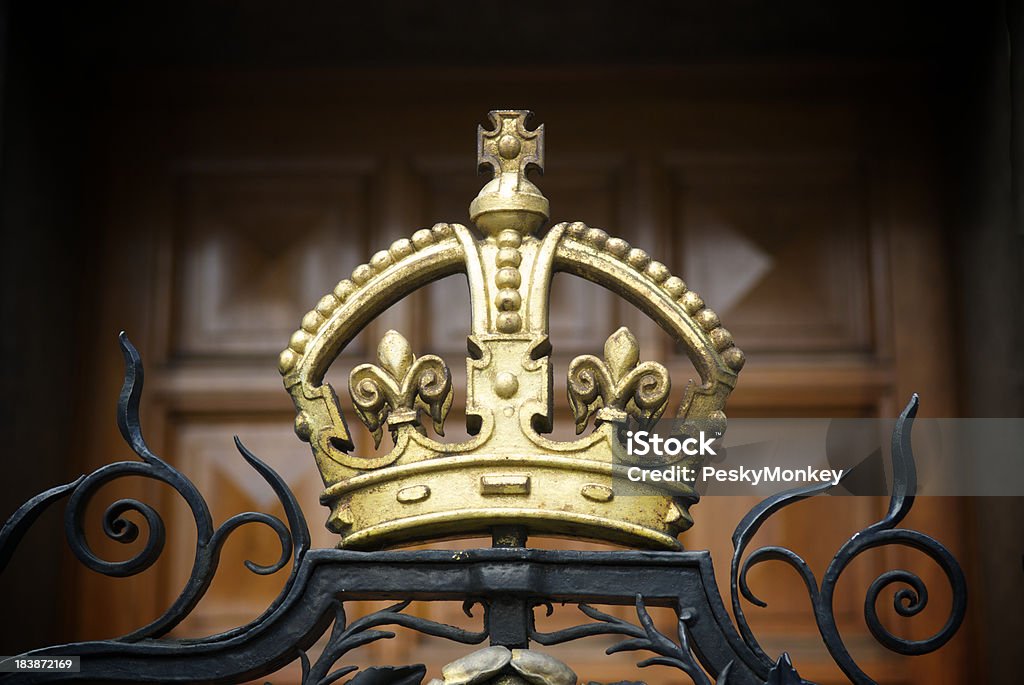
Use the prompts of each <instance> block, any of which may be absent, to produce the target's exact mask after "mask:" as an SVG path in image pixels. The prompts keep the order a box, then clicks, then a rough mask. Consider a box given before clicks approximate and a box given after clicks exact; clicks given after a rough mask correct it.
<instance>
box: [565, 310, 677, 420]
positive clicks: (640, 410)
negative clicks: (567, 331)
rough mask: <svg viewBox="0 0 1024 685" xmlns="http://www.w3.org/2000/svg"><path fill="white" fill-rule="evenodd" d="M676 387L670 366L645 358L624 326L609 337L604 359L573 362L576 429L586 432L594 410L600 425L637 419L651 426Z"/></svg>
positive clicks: (571, 379) (571, 400)
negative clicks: (670, 375)
mask: <svg viewBox="0 0 1024 685" xmlns="http://www.w3.org/2000/svg"><path fill="white" fill-rule="evenodd" d="M671 388H672V382H671V379H670V378H669V375H668V370H667V369H666V368H665V367H664V366H662V365H661V364H659V363H657V362H651V361H646V362H640V346H639V345H638V344H637V341H636V338H635V337H634V336H633V334H632V333H630V331H629V329H628V328H625V327H622V328H620V329H619V330H617V331H615V332H614V333H612V334H611V335H610V336H609V337H608V340H606V341H605V343H604V360H601V359H598V358H597V357H595V356H593V355H590V354H586V355H582V356H580V357H576V358H575V359H573V360H572V363H571V364H569V385H568V390H569V404H570V406H572V411H573V414H574V415H575V417H576V433H577V435H578V434H580V433H582V432H583V429H584V428H586V427H587V423H588V422H589V421H590V417H591V416H592V415H595V414H596V418H595V424H600V423H602V422H604V421H611V422H615V423H620V424H623V423H625V422H626V420H627V419H628V417H632V418H633V419H635V420H636V422H637V423H638V424H639V425H640V427H641V428H642V429H649V428H650V427H651V426H652V425H653V424H654V422H656V421H657V420H658V419H659V418H660V417H661V415H662V413H663V412H664V411H665V405H666V403H667V402H668V394H669V391H670V390H671Z"/></svg>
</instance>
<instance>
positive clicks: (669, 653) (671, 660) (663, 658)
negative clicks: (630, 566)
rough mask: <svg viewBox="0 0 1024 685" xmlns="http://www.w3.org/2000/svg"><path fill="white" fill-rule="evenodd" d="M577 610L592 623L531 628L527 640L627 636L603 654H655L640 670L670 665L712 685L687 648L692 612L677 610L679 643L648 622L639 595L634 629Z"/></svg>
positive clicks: (722, 678)
mask: <svg viewBox="0 0 1024 685" xmlns="http://www.w3.org/2000/svg"><path fill="white" fill-rule="evenodd" d="M546 606H547V607H548V615H550V614H551V605H550V604H548V605H546ZM578 607H579V610H580V611H582V612H583V613H584V614H586V615H587V616H589V617H590V618H592V619H594V622H593V623H584V624H582V625H578V626H573V627H571V628H565V629H563V630H558V631H555V632H551V633H541V632H538V631H537V630H536V628H533V629H531V631H530V639H531V640H533V641H535V642H537V643H538V644H541V645H557V644H561V643H563V642H569V641H571V640H578V639H580V638H582V637H590V636H592V635H627V636H629V639H627V640H623V641H622V642H619V643H617V644H614V645H612V646H611V647H609V648H608V649H606V650H605V653H606V654H615V653H617V652H632V651H637V650H646V651H650V652H654V653H655V654H656V655H657V656H653V657H650V658H647V659H644V660H642V661H639V662H638V663H637V666H638V667H640V668H646V667H647V666H655V665H658V666H670V667H672V668H676V669H679V670H680V671H682V672H683V673H685V674H687V675H688V676H690V678H692V679H693V682H694V683H695V685H711V680H709V679H708V676H707V674H705V673H704V671H703V670H702V669H701V667H700V666H699V665H698V664H697V660H696V659H695V658H694V656H693V651H692V649H691V647H690V638H689V635H688V634H687V629H686V625H687V623H689V622H690V621H692V620H694V618H695V617H696V615H695V612H694V610H693V609H691V608H688V607H680V608H679V609H678V610H677V611H676V615H677V616H678V619H679V620H678V623H677V634H678V636H679V642H678V644H677V643H676V642H674V641H673V640H671V639H669V638H668V637H666V636H665V635H663V634H662V633H661V632H659V631H658V629H657V627H655V625H654V621H653V620H652V619H651V615H650V613H649V612H648V611H647V607H646V606H645V605H644V599H643V597H642V596H640V595H637V596H636V615H637V619H639V621H640V625H639V626H636V625H633V624H632V623H630V622H629V621H624V620H623V619H621V618H617V617H615V616H612V615H610V614H606V613H604V612H601V611H598V610H597V609H595V608H594V607H592V606H589V605H587V604H579V605H578ZM731 666H732V664H729V665H727V666H726V667H725V668H723V669H722V671H721V672H720V673H719V674H718V678H717V680H716V681H715V685H725V683H726V682H727V680H728V677H729V669H730V668H731Z"/></svg>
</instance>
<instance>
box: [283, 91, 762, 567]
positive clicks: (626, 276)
mask: <svg viewBox="0 0 1024 685" xmlns="http://www.w3.org/2000/svg"><path fill="white" fill-rule="evenodd" d="M529 116H530V113H529V112H527V111H521V110H499V111H493V112H491V113H490V120H491V125H492V127H491V129H490V130H486V129H484V128H483V127H480V128H479V130H478V132H477V162H478V164H479V166H480V168H481V170H489V171H490V172H492V173H493V178H492V179H491V180H490V181H489V182H488V183H487V184H486V185H484V187H483V188H482V189H481V190H480V193H479V194H478V195H477V197H476V198H475V199H474V200H473V201H472V203H471V204H470V210H469V213H470V217H471V219H472V221H473V223H474V224H475V226H476V228H477V230H478V231H479V235H478V234H476V233H474V232H473V231H471V230H470V229H468V228H466V227H465V226H461V225H459V224H446V223H439V224H436V225H434V227H433V228H431V229H422V230H419V231H416V232H415V233H413V234H412V236H411V237H410V238H408V239H401V240H398V241H395V242H394V243H393V244H392V245H391V246H390V247H389V248H388V249H387V250H382V251H380V252H377V253H376V254H374V255H373V256H372V257H371V258H370V260H369V262H367V263H366V264H362V265H360V266H358V267H356V269H355V270H354V271H353V272H352V275H351V276H350V277H349V278H347V279H345V280H342V281H341V282H340V283H338V285H337V286H336V287H335V288H334V290H333V291H332V292H330V293H328V294H327V295H325V296H324V297H323V298H322V299H321V300H320V301H319V302H318V303H317V305H316V307H315V308H314V309H313V310H311V311H310V312H308V313H307V314H306V315H305V317H303V319H302V327H301V328H300V329H299V330H298V331H296V332H295V334H294V335H293V336H292V338H291V341H290V343H289V346H288V348H287V349H286V350H285V351H284V352H282V353H281V356H280V366H279V368H280V371H281V374H282V375H283V376H284V384H285V387H286V388H287V389H288V392H289V393H290V394H291V396H292V399H293V400H294V403H295V407H296V410H297V416H296V419H295V430H296V433H297V434H298V436H299V437H300V438H301V439H302V440H304V441H308V442H309V443H310V446H311V448H312V451H313V455H314V457H315V458H316V461H317V465H318V467H319V469H320V472H321V475H322V476H323V479H324V483H325V485H326V489H325V490H324V491H323V494H322V495H321V502H322V503H323V504H325V505H326V506H328V507H330V509H331V514H330V517H329V519H328V522H327V526H328V528H329V529H330V530H332V531H333V532H335V533H338V534H339V535H340V536H341V541H340V543H339V546H340V547H346V548H353V549H366V548H379V547H384V546H390V545H394V544H399V543H405V542H411V541H416V540H424V539H438V538H445V537H458V536H471V535H478V534H487V533H490V532H493V531H494V530H496V529H500V528H504V527H508V526H516V527H521V528H522V529H525V530H527V531H529V532H530V533H538V534H548V535H556V536H571V537H584V538H592V539H597V540H606V541H611V542H617V543H621V544H625V545H631V546H637V547H645V548H656V549H678V548H680V544H679V541H678V539H677V536H678V535H679V533H680V532H682V531H683V530H685V529H686V528H688V527H689V526H690V525H691V524H692V520H691V518H690V514H689V506H690V505H691V504H693V503H694V502H695V501H696V500H697V493H696V492H695V491H694V489H693V488H692V487H691V486H690V484H688V483H685V482H683V483H661V482H659V483H653V482H652V483H630V482H628V481H627V480H626V479H625V478H622V477H617V476H622V475H623V474H624V472H625V469H626V468H627V466H628V465H627V464H626V463H624V458H625V457H624V455H623V450H622V449H621V447H620V445H619V435H620V432H621V431H623V430H624V429H625V428H626V427H627V426H650V425H651V424H652V423H653V422H654V421H656V420H658V418H659V417H661V416H662V414H663V412H664V411H665V408H666V404H667V402H668V398H669V391H670V389H671V379H670V378H669V374H668V371H667V370H666V368H665V367H664V366H662V365H661V364H658V363H656V362H653V361H641V355H640V352H641V351H640V349H639V346H638V344H637V341H636V338H635V337H634V336H633V335H632V333H630V332H629V331H628V330H627V329H625V328H621V329H619V330H618V331H617V332H615V333H614V334H612V336H611V337H610V338H609V339H608V340H607V342H606V343H605V345H604V355H603V357H598V356H594V355H584V356H580V357H577V358H576V359H574V360H573V361H572V363H571V364H570V365H569V368H568V370H567V373H568V393H569V403H570V406H571V407H572V410H573V413H574V416H575V420H576V429H577V433H578V434H580V433H585V434H584V435H582V437H580V438H578V439H576V440H574V441H570V442H559V441H554V440H551V439H550V438H548V437H546V436H545V434H546V433H549V432H550V431H551V428H552V413H553V408H552V387H553V369H552V368H551V363H550V358H549V355H550V353H551V345H550V342H549V339H548V296H549V291H550V287H551V277H552V275H553V273H555V272H557V271H561V272H567V273H570V274H573V275H575V276H578V277H581V278H584V279H587V280H589V281H592V282H594V283H598V284H600V285H602V286H605V287H606V288H609V289H610V290H612V291H613V292H615V293H617V294H619V295H621V296H622V297H623V298H625V299H626V300H628V301H629V302H630V303H631V304H632V305H634V306H636V307H638V308H640V309H641V310H642V311H644V312H645V313H646V314H647V315H648V316H650V317H651V318H652V319H654V320H655V321H656V322H657V323H658V324H660V326H661V327H662V328H663V329H665V330H666V331H668V332H669V333H670V334H671V335H672V336H673V337H674V338H675V339H676V340H678V341H680V342H681V343H683V345H684V346H685V348H686V350H687V352H688V354H689V357H690V359H691V360H692V362H693V364H694V366H695V367H696V370H697V373H698V374H699V376H700V382H699V383H696V382H693V381H691V382H690V384H689V385H688V386H687V388H686V391H685V393H684V396H683V399H682V402H681V404H680V406H679V408H678V411H677V413H676V417H677V418H678V419H679V420H680V424H681V425H682V426H684V430H685V426H687V425H691V426H692V425H696V423H697V422H701V425H702V426H710V427H711V428H712V429H713V430H718V431H722V430H724V428H725V414H724V412H723V409H724V406H725V402H726V399H727V398H728V396H729V393H730V392H731V391H732V389H733V387H734V386H735V383H736V375H737V372H738V371H739V370H740V369H741V368H742V366H743V362H744V357H743V353H742V352H741V351H740V350H739V349H738V348H737V347H736V346H735V345H734V344H733V341H732V337H731V336H730V334H729V332H728V331H727V330H726V329H724V328H722V326H721V324H720V322H719V319H718V316H717V315H716V314H715V313H714V312H713V311H712V310H711V309H708V308H706V307H705V306H704V302H703V300H702V299H701V298H700V296H699V295H697V294H696V293H695V292H693V291H692V290H689V289H688V288H687V286H686V284H685V283H684V282H683V281H682V280H681V279H680V278H678V277H676V276H673V275H672V274H670V273H669V270H668V268H667V267H666V266H665V265H664V264H662V263H661V262H658V261H654V260H652V259H651V257H650V256H649V255H648V254H647V253H646V252H644V251H643V250H640V249H637V248H633V247H632V246H630V245H629V243H627V242H626V241H624V240H622V239H620V238H615V237H611V236H609V235H608V234H607V233H605V232H604V231H602V230H600V229H597V228H589V227H587V226H586V225H585V224H583V223H579V222H573V223H559V224H556V225H554V226H552V227H551V228H550V229H548V231H547V232H546V233H544V234H543V235H540V234H539V233H538V232H539V231H540V229H541V228H542V227H543V226H544V224H545V223H546V222H547V220H548V217H549V205H548V200H547V198H545V197H544V195H543V193H541V191H540V190H539V189H538V188H537V186H536V185H535V184H534V183H532V182H531V181H530V180H529V179H528V178H527V173H528V172H529V171H531V170H536V171H538V172H543V168H544V127H543V126H540V127H538V128H536V129H533V130H531V129H529V128H528V127H527V126H528V124H527V122H528V118H529ZM455 273H464V274H466V276H467V279H468V282H469V289H470V296H471V308H472V330H471V331H470V332H469V336H468V347H469V357H468V358H467V360H466V366H467V390H466V393H467V396H466V417H467V428H468V431H469V434H470V436H471V437H470V439H469V440H467V441H464V442H455V443H452V442H439V441H437V440H434V439H432V438H431V437H429V436H428V434H427V431H426V428H425V426H424V418H425V416H429V417H430V420H431V422H432V424H433V428H434V431H435V432H436V433H438V434H440V435H443V428H444V422H445V418H446V415H447V413H448V410H449V408H450V407H451V404H452V396H453V391H452V382H451V374H450V372H449V369H448V367H447V366H446V364H445V362H444V361H443V360H442V359H441V358H439V357H437V356H434V355H427V356H422V357H417V356H415V355H414V353H413V350H412V349H411V347H410V345H409V343H408V341H407V340H406V339H405V338H404V337H403V336H402V335H401V334H399V333H397V332H395V331H389V332H388V333H387V334H386V335H385V336H384V338H383V340H382V341H381V342H380V346H379V348H378V363H377V364H362V365H359V366H357V367H356V368H354V369H353V370H352V372H351V375H350V380H349V394H350V396H351V400H352V404H353V406H354V409H355V413H356V415H357V416H359V418H360V419H361V420H362V422H363V423H364V424H365V425H366V427H367V428H368V429H369V430H370V432H371V433H372V434H373V436H374V440H375V443H376V444H378V445H379V444H380V441H381V439H382V437H383V434H384V431H385V428H386V429H387V432H388V433H390V435H391V438H392V440H393V442H394V446H393V448H392V449H391V450H390V451H389V452H388V453H387V454H384V455H383V456H361V455H358V454H354V446H353V442H352V439H351V437H350V435H351V434H350V432H349V427H348V425H347V423H346V421H345V415H344V412H343V410H342V408H341V405H340V403H339V400H338V396H337V394H336V392H335V390H334V389H333V388H332V387H331V385H330V384H328V383H326V382H325V381H324V375H325V373H326V371H327V369H328V367H329V366H330V365H331V363H332V362H333V361H334V359H335V358H336V357H337V356H338V354H339V353H340V352H341V351H342V350H343V349H344V348H345V346H346V345H347V344H348V343H349V342H350V341H351V340H352V339H353V338H354V337H355V336H356V334H357V333H358V332H359V331H360V330H361V329H362V328H363V327H364V326H365V325H366V324H367V323H368V322H369V321H371V320H372V319H373V318H374V317H376V316H377V315H378V314H379V313H381V312H382V311H384V310H385V309H387V308H388V307H390V306H391V305H392V304H394V303H395V302H396V301H397V300H399V299H400V298H402V297H404V296H405V295H407V294H408V293H410V292H412V291H414V290H416V289H418V288H420V287H422V286H423V285H425V284H427V283H429V282H431V281H434V280H437V279H440V278H443V277H446V276H449V275H452V274H455ZM591 424H593V426H592V428H590V430H589V432H586V431H587V429H588V426H590V425H591Z"/></svg>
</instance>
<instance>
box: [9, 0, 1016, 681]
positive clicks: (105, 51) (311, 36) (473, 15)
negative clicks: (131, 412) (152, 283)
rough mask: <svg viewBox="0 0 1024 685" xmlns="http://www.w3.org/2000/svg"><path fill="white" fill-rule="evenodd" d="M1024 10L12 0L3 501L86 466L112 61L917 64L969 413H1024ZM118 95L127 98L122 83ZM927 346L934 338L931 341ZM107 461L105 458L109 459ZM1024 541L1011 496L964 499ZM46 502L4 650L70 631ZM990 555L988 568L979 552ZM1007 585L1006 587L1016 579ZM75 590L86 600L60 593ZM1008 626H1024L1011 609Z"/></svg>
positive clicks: (996, 530)
mask: <svg viewBox="0 0 1024 685" xmlns="http://www.w3.org/2000/svg"><path fill="white" fill-rule="evenodd" d="M1022 18H1024V10H1022V8H1021V4H1020V3H1015V2H1008V3H998V2H996V3H993V2H978V3H959V4H957V5H944V4H942V3H934V2H845V1H844V2H827V3H826V2H819V1H815V0H797V1H794V0H785V1H782V2H773V3H765V2H754V1H748V2H741V1H724V2H714V3H712V2H631V3H615V2H607V1H605V2H596V1H592V2H563V3H557V4H554V3H549V4H539V3H538V4H536V5H529V4H525V3H524V4H522V5H515V6H510V5H508V4H507V3H479V4H478V3H468V2H446V3H441V4H426V3H422V4H421V3H394V2H375V3H366V4H363V3H338V2H305V3H288V4H285V3H272V2H263V1H259V2H222V1H214V2H179V3H158V4H149V3H110V2H90V3H81V2H80V3H71V2H67V3H60V2H6V3H4V4H3V5H2V8H0V41H2V45H3V50H2V55H0V81H2V96H0V97H2V99H0V122H2V142H0V144H2V147H0V203H2V205H0V206H2V214H0V217H2V226H3V234H2V250H0V254H2V260H3V261H2V268H0V283H2V286H0V296H2V300H0V321H2V334H0V344H2V357H0V358H2V359H3V360H4V364H3V372H2V377H3V391H2V396H3V398H4V404H3V411H2V412H0V416H2V419H3V424H2V426H0V436H2V438H0V439H2V441H3V448H2V455H3V457H2V464H3V471H2V476H0V481H2V482H3V485H2V486H0V515H2V516H6V515H8V514H9V513H10V512H13V511H14V509H15V508H16V507H17V506H18V505H19V503H20V502H21V501H23V500H24V499H25V498H26V497H27V496H29V495H31V494H32V493H35V492H38V491H41V490H43V489H46V488H47V487H50V486H52V485H53V484H56V483H59V482H65V481H66V480H68V479H69V477H71V476H73V475H74V474H73V473H72V469H73V467H72V466H71V465H72V464H73V463H74V460H73V459H72V458H71V456H70V455H71V454H72V453H73V452H74V451H75V448H76V436H75V434H74V432H73V430H72V428H71V427H72V426H74V425H75V421H76V407H77V406H78V405H79V403H81V402H90V401H94V398H89V397H88V395H87V393H86V394H85V395H84V396H79V395H77V394H76V393H75V392H74V391H73V390H72V389H73V388H75V387H78V384H77V383H76V379H77V378H79V376H80V374H82V372H83V365H84V362H83V360H84V359H86V358H87V355H88V354H89V353H90V351H89V350H88V349H83V348H82V346H81V345H80V344H79V342H78V340H77V339H76V330H78V329H79V328H80V327H81V326H82V325H83V324H84V322H86V321H88V320H89V318H90V316H91V315H92V314H93V312H91V311H90V306H92V305H91V303H92V300H91V299H90V298H89V297H87V296H85V294H86V293H88V292H89V289H90V287H91V284H92V283H93V282H94V281H95V279H96V277H97V274H96V273H95V267H94V265H95V264H96V263H98V260H97V259H96V254H95V250H96V249H97V247H96V245H95V244H94V242H93V241H92V240H91V239H90V236H91V234H92V227H90V226H89V225H88V220H87V219H86V217H90V216H95V213H94V212H91V211H90V206H91V204H90V203H92V202H94V201H95V199H94V198H95V195H94V188H93V187H92V186H91V182H92V180H93V176H92V174H91V168H90V162H91V160H93V159H95V158H96V156H97V154H98V153H99V152H100V151H98V150H97V149H95V146H96V145H97V144H98V143H97V141H98V140H100V139H99V138H97V137H95V136H94V135H92V132H93V126H94V124H95V122H96V121H97V119H98V118H100V116H101V114H102V112H103V111H104V108H105V107H107V105H108V103H109V101H110V98H111V96H112V94H111V92H110V91H109V85H108V84H109V83H110V81H111V78H112V77H113V76H115V75H123V74H126V73H127V74H132V73H139V74H146V73H153V72H159V71H161V70H184V71H188V70H221V69H227V70H239V71H242V72H244V71H246V70H250V69H266V68H273V69H276V68H280V69H291V68H303V69H305V68H313V69H317V68H334V67H351V66H365V67H371V68H372V67H378V66H379V67H385V66H391V67H395V66H399V67H400V66H405V65H415V66H456V67H457V66H465V65H473V66H481V65H490V66H493V68H494V69H495V70H502V69H521V68H523V67H527V68H547V67H554V66H558V67H561V68H563V69H566V68H568V69H572V68H573V67H577V66H578V67H580V68H593V67H595V66H598V67H600V66H606V65H607V66H610V67H614V66H622V65H630V66H648V65H649V66H652V67H658V66H666V65H669V66H672V65H688V64H729V63H740V62H742V63H750V62H766V63H779V64H783V65H784V64H786V63H788V62H790V61H792V62H794V63H803V64H807V63H808V62H811V63H813V62H814V61H816V60H829V61H850V62H854V63H859V62H875V61H878V62H883V63H884V62H894V63H903V62H911V63H913V64H915V65H920V67H921V74H922V79H923V80H924V81H925V82H926V88H927V90H928V93H929V97H930V102H931V105H932V107H934V108H935V110H936V111H937V112H938V115H937V117H936V120H937V121H939V122H940V124H941V132H940V135H941V140H942V144H943V151H942V152H943V155H942V162H941V163H942V169H941V170H940V171H941V174H942V177H943V179H944V184H945V191H946V192H945V198H946V207H945V230H946V235H947V238H948V249H949V254H950V256H951V262H952V264H953V265H954V270H955V274H954V277H955V280H956V286H955V287H954V292H955V293H956V295H957V302H955V303H952V304H951V310H952V309H956V310H957V311H958V312H959V316H960V319H959V322H958V325H957V330H958V331H959V337H958V340H957V345H958V347H959V350H960V354H959V355H958V358H959V365H958V368H955V369H950V373H953V374H957V375H958V376H959V378H960V379H961V387H962V388H963V392H962V395H961V398H960V407H959V411H960V414H961V415H962V416H1022V415H1024V392H1022V391H1024V362H1022V354H1021V349H1024V306H1022V304H1021V299H1020V298H1021V293H1022V292H1024V289H1022V286H1024V280H1022V275H1021V274H1022V255H1024V221H1022V216H1024V99H1022V97H1024V95H1022V94H1024V76H1022V74H1024V66H1022V64H1024V60H1022V58H1021V57H1020V55H1019V54H1018V52H1020V51H1024V23H1022ZM121 96H122V97H124V94H123V93H122V94H121ZM921 344H922V345H927V344H928V341H927V340H922V341H921ZM112 458H113V456H112ZM972 511H973V515H974V516H975V517H977V521H976V522H975V526H976V527H977V528H978V529H982V530H985V531H987V532H988V534H990V535H992V536H997V537H1002V538H1004V539H1005V538H1007V537H1009V538H1010V539H1016V540H1018V541H1020V548H1021V551H1022V552H1024V534H1022V531H1024V526H1022V520H1024V507H1022V504H1021V500H1020V499H1019V498H1001V499H996V498H992V499H989V500H985V501H978V502H977V503H976V505H975V506H974V507H973V508H972ZM64 550H65V545H64V541H63V532H62V530H61V521H60V520H59V517H58V516H47V517H45V518H44V519H43V520H42V521H41V522H40V526H39V528H38V529H36V530H34V531H33V533H32V535H31V536H30V538H29V539H27V540H26V542H25V545H24V547H23V548H22V549H20V550H19V552H20V554H26V555H32V556H33V558H34V561H33V563H32V566H31V570H30V571H29V570H27V567H26V566H25V565H19V566H17V567H12V569H11V570H10V571H9V572H8V573H6V574H5V575H3V576H0V592H2V598H0V601H2V602H3V604H2V605H0V606H2V607H3V608H2V610H0V615H3V619H2V620H0V632H2V633H3V638H2V639H0V644H3V645H4V649H7V650H12V649H21V648H23V647H28V646H33V645H40V644H45V643H52V642H55V641H59V640H62V639H65V638H67V634H66V627H65V620H64V617H65V615H66V610H65V609H63V608H62V607H61V606H60V605H59V604H60V600H58V597H61V596H60V594H59V593H56V592H53V591H51V588H57V587H59V586H60V584H61V583H62V575H61V572H60V568H61V565H62V563H64V561H65V559H64V557H65V555H66V552H65V551H64ZM978 553H979V555H980V559H978V560H977V562H978V563H979V564H980V565H981V566H982V567H985V565H986V564H987V563H989V562H990V561H991V560H986V558H985V547H984V546H981V547H980V549H979V552H978ZM992 564H993V566H992V568H991V573H990V576H991V578H990V588H991V592H989V593H988V594H987V595H985V596H978V597H976V598H975V600H976V601H978V602H981V606H982V609H981V611H982V612H983V615H984V617H985V618H984V620H985V623H986V624H987V625H989V626H991V627H992V628H993V630H990V631H988V632H987V635H988V636H989V637H988V638H987V639H986V641H985V643H984V644H978V645H976V646H975V649H976V650H978V655H977V659H978V662H979V663H983V664H984V663H987V664H988V665H989V668H990V675H991V677H992V678H993V679H994V680H998V681H1002V682H1011V681H1015V680H1014V677H1013V675H1012V669H1011V665H1010V664H1009V662H1011V661H1014V660H1015V657H1016V653H1015V652H1014V649H1015V648H1016V649H1019V647H1020V644H1021V643H1020V640H1021V638H1020V635H1021V629H1022V628H1021V625H1020V620H1021V619H1020V615H1021V614H1024V607H1022V605H1021V602H1020V589H1019V588H1020V585H1021V581H1024V573H1022V569H1021V566H1020V564H1019V563H1018V565H1017V566H1016V567H1015V568H1012V569H1007V568H1005V566H1003V567H999V568H996V565H995V563H994V562H992ZM1004 592H1005V593H1014V592H1015V593H1016V594H1003V593H1004ZM62 600H63V601H74V597H63V598H62ZM1014 621H1016V623H1014Z"/></svg>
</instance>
